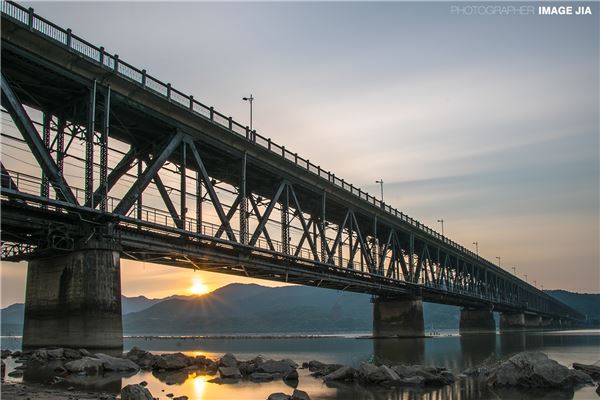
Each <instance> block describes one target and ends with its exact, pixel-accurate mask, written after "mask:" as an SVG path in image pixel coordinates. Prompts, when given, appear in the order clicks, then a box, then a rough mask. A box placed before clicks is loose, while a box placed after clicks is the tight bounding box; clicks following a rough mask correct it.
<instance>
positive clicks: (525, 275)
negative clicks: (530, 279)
mask: <svg viewBox="0 0 600 400" xmlns="http://www.w3.org/2000/svg"><path fill="white" fill-rule="evenodd" d="M523 276H524V277H525V282H527V274H523Z"/></svg>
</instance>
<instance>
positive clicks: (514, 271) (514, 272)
mask: <svg viewBox="0 0 600 400" xmlns="http://www.w3.org/2000/svg"><path fill="white" fill-rule="evenodd" d="M512 269H513V275H517V267H512Z"/></svg>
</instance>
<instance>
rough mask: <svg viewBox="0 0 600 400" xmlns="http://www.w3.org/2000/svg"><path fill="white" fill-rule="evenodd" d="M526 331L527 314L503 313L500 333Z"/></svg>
mask: <svg viewBox="0 0 600 400" xmlns="http://www.w3.org/2000/svg"><path fill="white" fill-rule="evenodd" d="M523 329H525V314H523V313H509V312H503V313H502V314H500V332H511V331H522V330H523Z"/></svg>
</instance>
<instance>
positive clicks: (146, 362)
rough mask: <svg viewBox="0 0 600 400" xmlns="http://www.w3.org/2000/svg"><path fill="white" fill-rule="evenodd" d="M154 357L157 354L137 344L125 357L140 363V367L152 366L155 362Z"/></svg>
mask: <svg viewBox="0 0 600 400" xmlns="http://www.w3.org/2000/svg"><path fill="white" fill-rule="evenodd" d="M154 357H155V356H154V355H153V354H152V353H150V352H149V351H146V350H142V349H140V348H138V347H135V346H134V347H133V348H132V349H131V350H129V351H128V352H127V354H125V358H127V359H128V360H131V361H133V362H134V363H136V364H137V365H139V366H140V368H144V369H148V368H151V367H152V364H153V363H154Z"/></svg>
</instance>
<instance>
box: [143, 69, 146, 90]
mask: <svg viewBox="0 0 600 400" xmlns="http://www.w3.org/2000/svg"><path fill="white" fill-rule="evenodd" d="M142 87H143V88H144V89H145V88H146V70H145V69H143V70H142Z"/></svg>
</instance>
